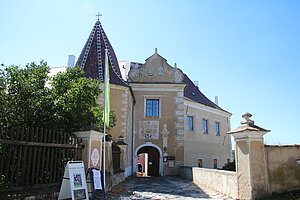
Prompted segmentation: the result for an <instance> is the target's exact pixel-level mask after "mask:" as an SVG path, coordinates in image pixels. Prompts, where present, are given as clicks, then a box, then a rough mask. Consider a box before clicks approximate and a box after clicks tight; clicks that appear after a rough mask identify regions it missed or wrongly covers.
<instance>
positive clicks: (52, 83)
mask: <svg viewBox="0 0 300 200" xmlns="http://www.w3.org/2000/svg"><path fill="white" fill-rule="evenodd" d="M49 71H50V69H49V67H48V66H47V63H46V62H44V61H41V62H40V63H39V64H36V63H30V64H27V65H26V66H25V68H20V67H18V66H9V67H6V68H5V70H2V71H1V73H0V82H1V83H2V87H1V88H2V90H0V95H1V96H0V102H1V114H0V125H1V126H27V127H29V126H40V127H47V128H53V129H58V130H63V131H66V132H73V131H76V130H81V129H85V128H88V127H90V126H91V124H93V125H95V126H96V127H97V128H98V129H101V130H102V128H103V124H101V117H99V114H101V112H102V110H103V109H102V108H101V106H99V105H97V103H96V100H97V98H98V96H99V95H100V93H101V90H100V81H99V80H95V79H90V78H85V77H83V71H82V69H81V68H80V67H74V68H68V69H67V70H66V72H63V73H58V74H57V75H56V76H54V77H49V76H48V73H49ZM46 85H48V86H46ZM111 121H112V123H111V125H110V127H109V128H111V127H113V126H114V125H115V116H114V114H113V113H111Z"/></svg>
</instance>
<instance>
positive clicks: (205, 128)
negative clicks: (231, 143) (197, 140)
mask: <svg viewBox="0 0 300 200" xmlns="http://www.w3.org/2000/svg"><path fill="white" fill-rule="evenodd" d="M202 132H203V133H208V120H207V119H202Z"/></svg>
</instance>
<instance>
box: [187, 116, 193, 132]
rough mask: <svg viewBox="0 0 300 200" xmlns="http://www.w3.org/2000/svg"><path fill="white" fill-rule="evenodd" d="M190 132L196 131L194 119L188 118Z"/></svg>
mask: <svg viewBox="0 0 300 200" xmlns="http://www.w3.org/2000/svg"><path fill="white" fill-rule="evenodd" d="M188 130H189V131H193V130H194V117H192V116H188Z"/></svg>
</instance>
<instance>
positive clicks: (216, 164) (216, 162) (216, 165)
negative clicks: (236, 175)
mask: <svg viewBox="0 0 300 200" xmlns="http://www.w3.org/2000/svg"><path fill="white" fill-rule="evenodd" d="M217 168H218V160H217V159H214V169H217Z"/></svg>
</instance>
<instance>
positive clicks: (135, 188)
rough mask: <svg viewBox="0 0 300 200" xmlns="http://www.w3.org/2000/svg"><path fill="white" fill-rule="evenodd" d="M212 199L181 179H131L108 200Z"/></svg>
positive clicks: (171, 177) (191, 183) (115, 189)
mask: <svg viewBox="0 0 300 200" xmlns="http://www.w3.org/2000/svg"><path fill="white" fill-rule="evenodd" d="M118 198H119V199H126V198H127V199H160V198H162V199H166V198H168V199H172V198H173V199H178V198H181V199H182V198H184V199H187V198H188V199H199V198H210V197H209V196H208V195H207V194H206V193H205V192H204V191H203V190H201V189H200V188H199V187H197V186H196V185H195V184H194V183H193V182H191V181H190V180H187V179H183V178H181V177H173V176H164V177H150V178H149V177H138V178H137V177H130V178H128V179H127V180H126V181H125V182H124V183H121V184H120V185H118V186H116V187H115V188H113V190H112V192H109V193H108V199H118Z"/></svg>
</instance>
